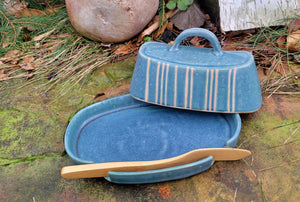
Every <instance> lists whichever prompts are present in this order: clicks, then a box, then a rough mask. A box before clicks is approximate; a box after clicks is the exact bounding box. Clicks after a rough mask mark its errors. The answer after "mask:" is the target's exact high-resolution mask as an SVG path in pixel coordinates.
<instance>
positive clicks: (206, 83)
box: [204, 70, 209, 110]
mask: <svg viewBox="0 0 300 202" xmlns="http://www.w3.org/2000/svg"><path fill="white" fill-rule="evenodd" d="M208 77H209V70H206V82H205V102H204V103H205V104H204V110H207V93H208Z"/></svg>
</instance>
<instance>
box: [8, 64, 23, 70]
mask: <svg viewBox="0 0 300 202" xmlns="http://www.w3.org/2000/svg"><path fill="white" fill-rule="evenodd" d="M20 68H21V66H20V65H14V66H11V67H9V69H11V70H15V69H20Z"/></svg>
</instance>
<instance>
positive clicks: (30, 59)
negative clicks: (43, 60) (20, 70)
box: [22, 55, 34, 63]
mask: <svg viewBox="0 0 300 202" xmlns="http://www.w3.org/2000/svg"><path fill="white" fill-rule="evenodd" d="M33 61H34V57H33V56H32V55H27V56H25V57H24V59H23V62H22V63H29V62H33Z"/></svg>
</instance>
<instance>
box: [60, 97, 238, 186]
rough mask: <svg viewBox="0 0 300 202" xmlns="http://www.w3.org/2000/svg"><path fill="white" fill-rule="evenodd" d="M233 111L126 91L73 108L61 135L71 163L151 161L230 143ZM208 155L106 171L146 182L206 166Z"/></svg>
mask: <svg viewBox="0 0 300 202" xmlns="http://www.w3.org/2000/svg"><path fill="white" fill-rule="evenodd" d="M240 128H241V120H240V116H239V115H238V114H221V113H205V112H199V111H190V110H181V109H174V108H168V107H161V106H157V105H151V104H148V103H145V102H141V101H138V100H135V99H133V98H132V97H131V96H130V95H129V94H128V95H123V96H118V97H115V98H111V99H108V100H104V101H102V102H98V103H95V104H93V105H91V106H88V107H86V108H84V109H82V110H81V111H79V112H78V113H77V114H76V115H75V116H74V117H73V119H72V120H71V122H70V124H69V126H68V128H67V130H66V134H65V147H66V151H67V153H68V155H69V156H70V158H71V159H72V161H73V162H74V163H75V164H86V163H103V162H123V161H151V160H160V159H166V158H171V157H175V156H178V155H181V154H184V153H186V152H189V151H192V150H195V149H199V148H221V147H234V146H235V145H236V143H237V140H238V136H239V132H240ZM212 164H213V160H212V158H211V157H208V158H206V159H203V160H201V161H198V162H194V163H191V164H187V165H182V166H176V167H172V168H166V169H159V170H154V171H153V170H152V171H141V172H109V176H108V177H106V179H107V180H109V181H112V182H116V183H135V184H137V183H149V182H158V181H166V180H173V179H179V178H184V177H188V176H191V175H194V174H197V173H199V172H202V171H204V170H206V169H208V168H209V167H210V166H211V165H212Z"/></svg>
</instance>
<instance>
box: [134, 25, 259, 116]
mask: <svg viewBox="0 0 300 202" xmlns="http://www.w3.org/2000/svg"><path fill="white" fill-rule="evenodd" d="M191 36H200V37H203V38H206V39H208V40H209V41H210V43H211V44H212V46H213V48H200V47H188V46H181V45H180V44H181V42H182V41H183V40H184V39H185V38H187V37H191ZM130 93H131V95H132V96H133V97H134V98H136V99H138V100H142V101H145V102H148V103H153V104H158V105H163V106H169V107H175V108H184V109H190V110H201V111H209V112H223V113H242V112H253V111H256V110H257V109H259V108H260V106H261V103H262V98H261V91H260V85H259V80H258V75H257V70H256V66H255V63H254V59H253V56H252V55H251V54H250V53H249V52H246V51H223V50H221V47H220V44H219V42H218V39H217V37H216V36H215V35H214V34H213V33H212V32H210V31H208V30H205V29H201V28H192V29H188V30H185V31H183V32H182V33H181V34H180V35H179V36H178V37H177V38H176V40H175V41H174V44H173V45H168V44H164V43H158V42H148V43H145V44H143V45H142V46H141V48H140V50H139V54H138V58H137V61H136V65H135V70H134V73H133V77H132V81H131V86H130Z"/></svg>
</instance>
